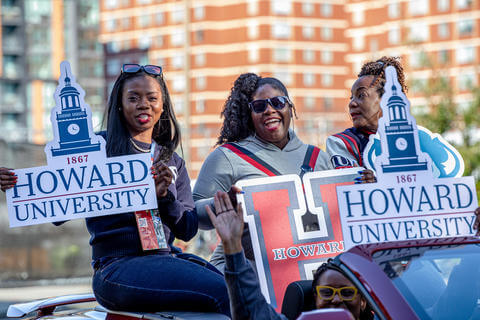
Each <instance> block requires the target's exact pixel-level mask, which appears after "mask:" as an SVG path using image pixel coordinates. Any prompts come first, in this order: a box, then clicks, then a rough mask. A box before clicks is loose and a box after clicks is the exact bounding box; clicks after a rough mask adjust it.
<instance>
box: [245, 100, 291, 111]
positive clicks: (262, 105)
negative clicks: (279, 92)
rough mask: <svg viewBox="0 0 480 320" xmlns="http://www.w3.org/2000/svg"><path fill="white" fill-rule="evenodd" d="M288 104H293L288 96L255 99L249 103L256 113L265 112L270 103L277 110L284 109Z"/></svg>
mask: <svg viewBox="0 0 480 320" xmlns="http://www.w3.org/2000/svg"><path fill="white" fill-rule="evenodd" d="M287 103H288V104H290V105H291V104H292V102H291V101H290V99H289V98H288V97H287V96H278V97H273V98H270V99H259V100H253V101H252V102H250V103H249V104H248V106H249V107H250V109H252V111H253V112H255V113H263V112H265V110H267V106H268V104H270V105H271V106H272V107H273V108H274V109H275V110H282V109H283V108H285V106H286V105H287Z"/></svg>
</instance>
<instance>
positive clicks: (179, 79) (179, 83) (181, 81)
mask: <svg viewBox="0 0 480 320" xmlns="http://www.w3.org/2000/svg"><path fill="white" fill-rule="evenodd" d="M183 90H185V76H183V75H176V76H174V77H173V91H175V92H181V91H183Z"/></svg>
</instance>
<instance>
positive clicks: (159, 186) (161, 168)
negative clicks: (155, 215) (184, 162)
mask: <svg viewBox="0 0 480 320" xmlns="http://www.w3.org/2000/svg"><path fill="white" fill-rule="evenodd" d="M152 174H153V179H154V180H155V190H156V192H157V198H163V197H165V196H166V195H167V190H168V186H169V185H170V184H171V183H172V180H173V173H172V171H171V170H170V169H169V168H168V167H167V165H166V164H165V163H163V162H161V161H159V162H157V163H154V164H153V166H152Z"/></svg>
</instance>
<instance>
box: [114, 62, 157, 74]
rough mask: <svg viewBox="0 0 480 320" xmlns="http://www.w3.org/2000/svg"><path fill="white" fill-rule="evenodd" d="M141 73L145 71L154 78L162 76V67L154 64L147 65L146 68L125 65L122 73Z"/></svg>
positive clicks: (131, 64)
mask: <svg viewBox="0 0 480 320" xmlns="http://www.w3.org/2000/svg"><path fill="white" fill-rule="evenodd" d="M139 71H145V72H146V73H148V74H151V75H152V76H160V75H162V67H160V66H154V65H153V64H146V65H144V66H141V65H139V64H136V63H125V64H124V65H123V66H122V73H137V72H139Z"/></svg>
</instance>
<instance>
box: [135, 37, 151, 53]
mask: <svg viewBox="0 0 480 320" xmlns="http://www.w3.org/2000/svg"><path fill="white" fill-rule="evenodd" d="M151 44H152V38H150V37H149V36H144V37H141V38H140V39H138V47H139V48H140V49H143V50H144V49H148V48H150V45H151Z"/></svg>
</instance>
